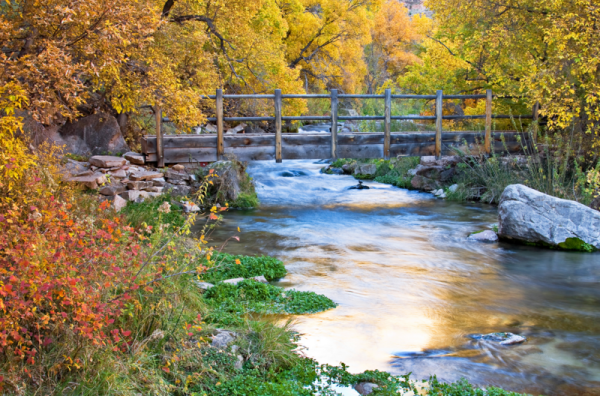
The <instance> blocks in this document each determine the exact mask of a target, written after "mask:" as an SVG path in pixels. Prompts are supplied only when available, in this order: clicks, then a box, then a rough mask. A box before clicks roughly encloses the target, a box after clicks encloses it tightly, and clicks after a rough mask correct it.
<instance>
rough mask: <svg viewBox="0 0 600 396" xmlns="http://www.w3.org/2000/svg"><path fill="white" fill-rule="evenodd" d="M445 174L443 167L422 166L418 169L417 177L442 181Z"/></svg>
mask: <svg viewBox="0 0 600 396" xmlns="http://www.w3.org/2000/svg"><path fill="white" fill-rule="evenodd" d="M442 172H444V167H443V166H421V167H419V169H417V173H416V174H417V176H423V177H426V178H428V179H433V180H440V179H441V178H442Z"/></svg>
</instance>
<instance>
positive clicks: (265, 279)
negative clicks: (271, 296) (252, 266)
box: [250, 275, 269, 283]
mask: <svg viewBox="0 0 600 396" xmlns="http://www.w3.org/2000/svg"><path fill="white" fill-rule="evenodd" d="M250 279H253V280H255V281H257V282H260V283H269V281H268V280H267V278H265V277H264V276H263V275H260V276H255V277H254V278H250Z"/></svg>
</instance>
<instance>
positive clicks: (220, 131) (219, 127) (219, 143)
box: [216, 89, 225, 161]
mask: <svg viewBox="0 0 600 396" xmlns="http://www.w3.org/2000/svg"><path fill="white" fill-rule="evenodd" d="M216 104H217V110H216V113H217V114H216V115H217V160H218V161H220V160H222V159H223V155H224V154H225V145H224V144H223V134H224V133H225V131H224V130H223V129H224V126H223V90H222V89H217V97H216Z"/></svg>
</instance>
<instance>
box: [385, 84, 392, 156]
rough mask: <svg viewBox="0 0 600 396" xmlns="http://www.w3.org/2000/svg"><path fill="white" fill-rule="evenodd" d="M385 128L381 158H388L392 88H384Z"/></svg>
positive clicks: (390, 134)
mask: <svg viewBox="0 0 600 396" xmlns="http://www.w3.org/2000/svg"><path fill="white" fill-rule="evenodd" d="M384 96H385V121H384V125H385V129H384V134H383V158H384V159H386V160H389V159H390V141H391V136H392V90H391V89H389V88H388V89H386V90H385V95H384Z"/></svg>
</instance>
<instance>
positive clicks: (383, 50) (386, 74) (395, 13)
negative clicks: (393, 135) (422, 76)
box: [365, 0, 421, 92]
mask: <svg viewBox="0 0 600 396" xmlns="http://www.w3.org/2000/svg"><path fill="white" fill-rule="evenodd" d="M414 19H415V20H419V19H420V17H419V16H415V17H414ZM413 25H414V24H413V20H412V19H411V17H410V16H409V12H408V9H407V8H406V7H405V6H404V4H401V3H400V2H398V1H396V0H389V1H386V2H385V3H384V4H383V6H382V8H381V11H379V12H378V13H377V14H376V15H375V21H374V24H373V29H372V32H371V35H372V40H373V41H372V43H371V44H369V45H368V46H366V48H365V58H366V59H367V62H368V64H369V73H368V75H367V79H366V84H367V87H366V90H367V92H374V91H375V90H376V88H377V87H378V86H381V85H382V84H383V83H384V82H385V81H386V80H389V79H395V78H397V77H398V76H399V75H401V74H402V73H403V72H404V71H405V70H406V67H407V66H409V65H411V64H413V63H415V62H419V58H418V57H417V56H416V54H415V48H414V47H415V44H416V43H417V42H418V41H419V40H420V39H421V37H420V35H419V34H418V32H417V30H416V29H415V26H413Z"/></svg>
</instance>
